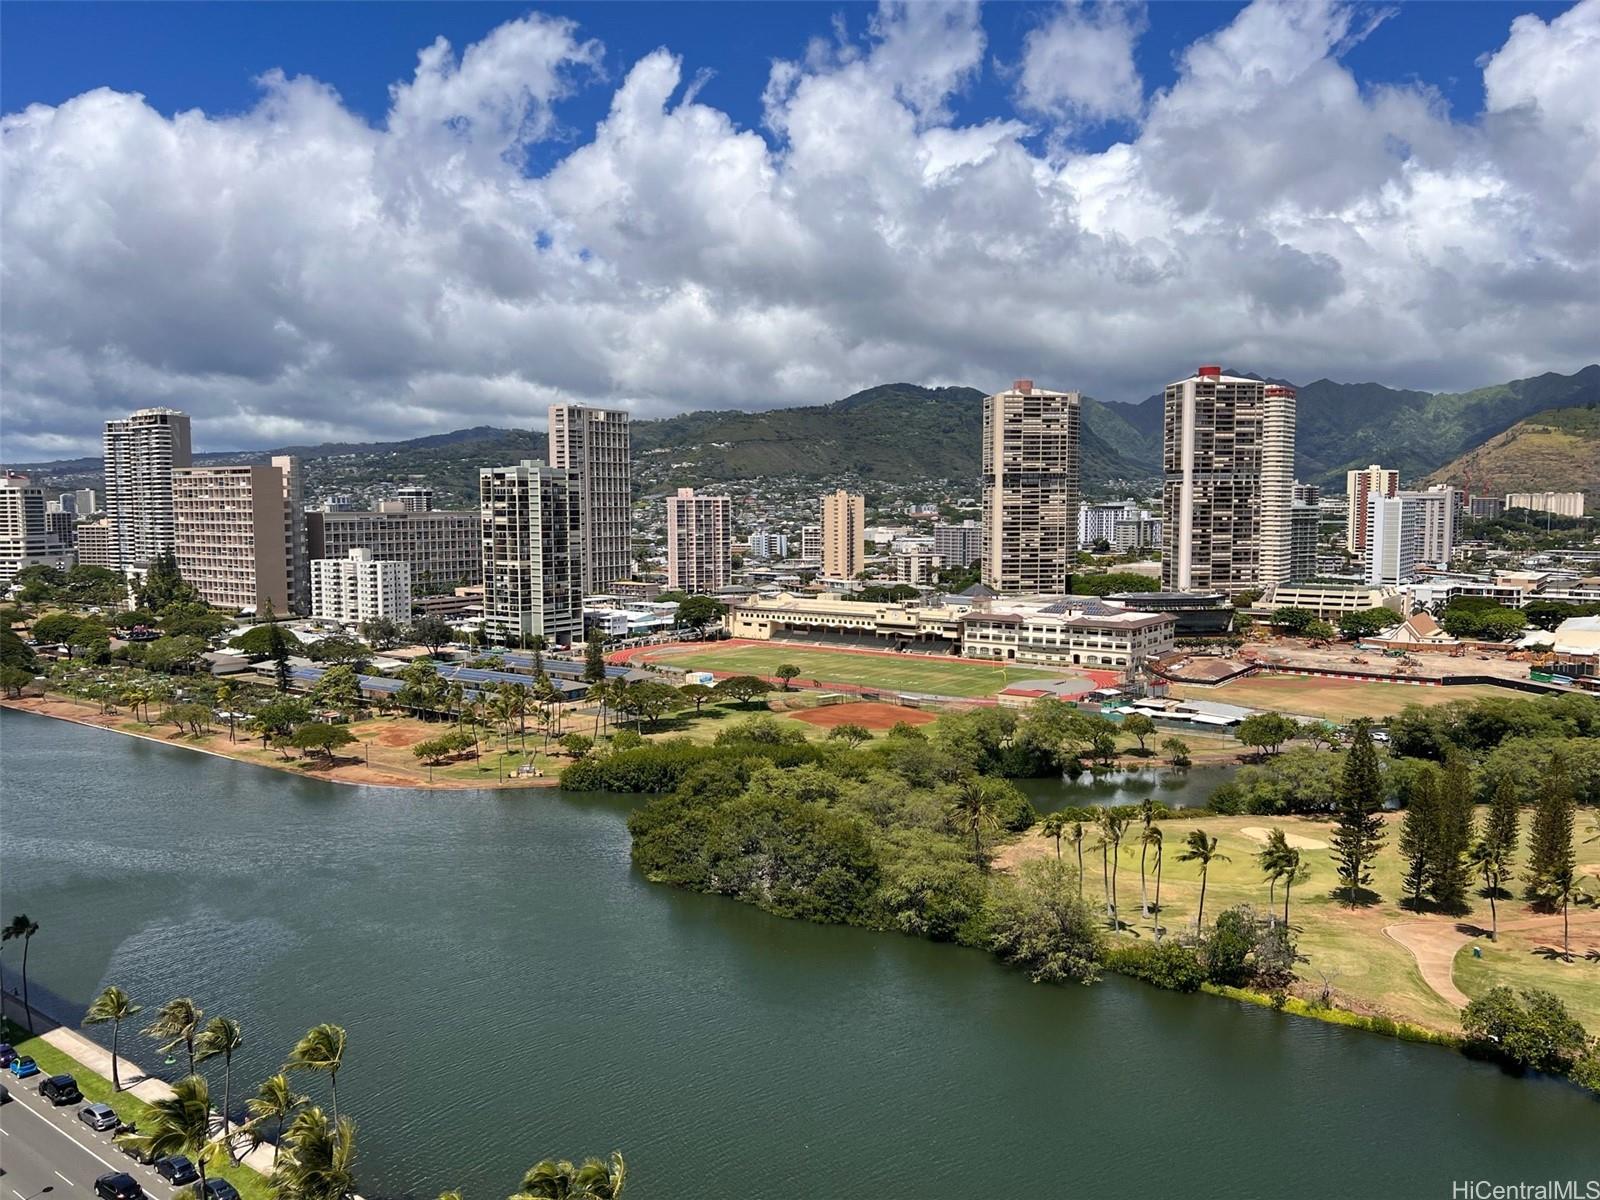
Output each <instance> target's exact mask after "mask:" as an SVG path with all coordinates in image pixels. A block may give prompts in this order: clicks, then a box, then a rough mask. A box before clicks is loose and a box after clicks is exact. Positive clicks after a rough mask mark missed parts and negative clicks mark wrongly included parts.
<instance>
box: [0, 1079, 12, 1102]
mask: <svg viewBox="0 0 1600 1200" xmlns="http://www.w3.org/2000/svg"><path fill="white" fill-rule="evenodd" d="M10 1100H11V1089H10V1088H8V1087H7V1086H6V1085H5V1084H3V1083H0V1104H6V1103H9V1102H10Z"/></svg>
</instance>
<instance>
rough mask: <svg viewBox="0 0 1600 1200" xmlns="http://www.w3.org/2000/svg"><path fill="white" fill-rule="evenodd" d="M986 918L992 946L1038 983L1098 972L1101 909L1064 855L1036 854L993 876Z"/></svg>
mask: <svg viewBox="0 0 1600 1200" xmlns="http://www.w3.org/2000/svg"><path fill="white" fill-rule="evenodd" d="M987 924H988V943H989V948H990V949H991V950H993V951H994V952H995V953H996V954H997V955H999V956H1000V957H1001V958H1002V959H1004V960H1005V961H1006V962H1008V963H1012V964H1013V965H1015V966H1018V967H1022V968H1023V969H1024V970H1026V971H1027V972H1028V974H1029V976H1030V977H1031V978H1032V979H1033V981H1034V982H1035V983H1067V982H1076V983H1093V982H1094V981H1095V979H1097V978H1098V977H1099V973H1100V959H1101V957H1102V955H1103V954H1104V936H1103V935H1102V934H1101V932H1100V918H1099V915H1098V914H1097V913H1096V912H1095V911H1094V910H1093V909H1092V908H1091V907H1090V906H1089V903H1088V902H1087V901H1086V900H1084V898H1083V897H1082V896H1080V895H1079V894H1078V873H1077V871H1076V870H1074V869H1073V868H1071V867H1069V866H1067V865H1066V864H1065V863H1063V862H1062V861H1060V860H1059V859H1055V858H1036V859H1032V860H1031V861H1029V862H1026V863H1024V864H1023V865H1022V867H1021V868H1020V869H1019V870H1018V872H1017V874H1016V875H1015V876H1014V877H1013V876H1001V877H1000V878H997V879H996V880H994V883H993V887H992V890H991V892H990V894H989V904H988V915H987Z"/></svg>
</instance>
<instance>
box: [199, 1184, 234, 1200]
mask: <svg viewBox="0 0 1600 1200" xmlns="http://www.w3.org/2000/svg"><path fill="white" fill-rule="evenodd" d="M190 1195H191V1197H192V1200H239V1189H238V1188H236V1187H234V1186H233V1184H231V1183H229V1182H228V1181H227V1180H226V1179H208V1180H206V1190H205V1191H204V1192H202V1191H201V1190H200V1189H199V1188H195V1189H194V1191H193V1192H191V1193H190Z"/></svg>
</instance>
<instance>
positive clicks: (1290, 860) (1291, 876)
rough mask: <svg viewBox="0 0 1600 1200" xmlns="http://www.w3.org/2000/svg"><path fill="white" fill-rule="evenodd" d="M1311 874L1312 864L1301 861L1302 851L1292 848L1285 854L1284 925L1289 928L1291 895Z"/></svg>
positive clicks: (1283, 878)
mask: <svg viewBox="0 0 1600 1200" xmlns="http://www.w3.org/2000/svg"><path fill="white" fill-rule="evenodd" d="M1310 874H1311V864H1310V863H1307V862H1302V861H1301V860H1300V851H1298V850H1296V849H1294V848H1293V847H1290V848H1289V849H1287V850H1285V851H1284V854H1283V873H1282V874H1281V875H1280V876H1279V878H1280V879H1282V880H1283V925H1284V928H1285V929H1287V928H1288V927H1289V893H1290V891H1291V890H1293V888H1294V885H1295V884H1297V883H1304V882H1305V881H1306V877H1307V876H1308V875H1310Z"/></svg>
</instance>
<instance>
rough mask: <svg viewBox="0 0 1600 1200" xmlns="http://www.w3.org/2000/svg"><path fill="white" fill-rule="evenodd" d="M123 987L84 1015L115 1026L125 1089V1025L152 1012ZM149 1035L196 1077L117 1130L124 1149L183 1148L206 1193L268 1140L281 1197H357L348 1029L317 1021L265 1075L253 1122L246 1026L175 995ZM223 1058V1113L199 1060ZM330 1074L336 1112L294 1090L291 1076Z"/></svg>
mask: <svg viewBox="0 0 1600 1200" xmlns="http://www.w3.org/2000/svg"><path fill="white" fill-rule="evenodd" d="M143 1011H144V1008H143V1006H142V1005H140V1004H137V1003H135V1002H134V1000H133V998H132V997H131V996H130V995H129V994H128V993H127V992H126V991H125V990H123V989H122V988H120V987H117V986H111V987H107V988H106V989H105V990H104V991H102V992H101V993H100V995H99V996H97V997H96V998H95V1000H94V1002H93V1003H92V1004H90V1006H89V1008H88V1011H87V1012H86V1013H85V1015H84V1018H83V1023H84V1024H85V1025H110V1026H111V1084H112V1088H113V1089H114V1090H116V1091H121V1090H122V1079H121V1062H120V1056H119V1051H120V1040H121V1032H122V1026H123V1023H124V1022H126V1021H130V1020H132V1019H133V1018H134V1017H135V1016H137V1015H138V1014H139V1013H141V1012H143ZM141 1032H142V1033H143V1034H144V1035H145V1036H146V1037H148V1038H151V1039H152V1040H154V1041H155V1042H157V1043H158V1045H159V1048H160V1050H161V1052H163V1053H166V1054H172V1053H176V1052H178V1051H181V1052H182V1053H183V1055H184V1056H185V1058H186V1060H187V1064H186V1065H187V1067H188V1070H187V1073H186V1074H185V1075H184V1077H183V1078H182V1079H180V1080H178V1082H177V1083H175V1084H174V1085H173V1089H172V1090H173V1095H172V1096H171V1097H170V1098H167V1099H161V1100H156V1101H154V1102H153V1103H151V1105H150V1108H151V1113H150V1115H149V1116H148V1117H147V1118H144V1119H143V1120H142V1122H141V1124H140V1125H139V1126H138V1127H136V1128H134V1129H132V1130H128V1131H125V1132H123V1133H121V1134H119V1135H118V1136H117V1139H116V1140H117V1143H118V1144H119V1145H120V1146H122V1147H123V1148H124V1149H127V1150H131V1151H135V1152H137V1153H139V1154H140V1155H141V1156H143V1157H145V1158H151V1157H157V1156H165V1155H171V1154H182V1155H185V1156H187V1157H188V1158H189V1159H190V1161H192V1162H193V1163H194V1165H195V1169H196V1170H197V1171H198V1172H199V1173H200V1191H201V1192H204V1190H205V1182H206V1180H207V1178H216V1177H217V1175H218V1173H219V1172H220V1171H222V1170H224V1169H225V1168H227V1167H229V1166H232V1165H235V1164H237V1163H238V1162H239V1161H240V1158H241V1157H242V1155H243V1153H245V1152H247V1151H248V1150H249V1149H253V1148H255V1147H256V1146H260V1145H261V1144H263V1143H264V1142H266V1141H267V1140H268V1137H269V1134H270V1136H271V1140H272V1141H273V1143H274V1147H273V1160H272V1161H273V1171H272V1176H271V1180H270V1182H271V1184H272V1187H273V1189H274V1191H275V1194H276V1195H277V1196H279V1197H280V1200H347V1198H349V1197H352V1196H354V1195H355V1191H356V1179H355V1174H354V1171H353V1169H352V1168H353V1164H354V1161H355V1134H356V1130H355V1123H354V1121H352V1120H351V1118H350V1117H349V1116H340V1115H339V1070H340V1068H341V1067H342V1066H343V1065H344V1056H345V1043H346V1034H345V1031H344V1029H343V1028H341V1027H340V1026H338V1025H326V1024H325V1025H316V1026H313V1027H312V1028H311V1029H309V1030H307V1031H306V1033H305V1035H304V1036H303V1037H302V1038H300V1040H299V1041H298V1042H296V1043H295V1044H294V1046H293V1047H292V1048H291V1049H290V1051H289V1054H288V1057H287V1058H286V1059H285V1060H284V1064H283V1067H282V1068H281V1069H280V1070H279V1071H278V1073H276V1074H274V1075H272V1076H269V1077H268V1078H267V1079H265V1080H263V1081H262V1082H261V1084H260V1085H259V1086H258V1088H257V1089H256V1092H255V1094H254V1095H252V1096H250V1097H249V1098H248V1099H246V1101H245V1103H244V1109H245V1112H246V1113H247V1114H248V1119H247V1120H245V1121H243V1122H235V1121H234V1119H233V1056H234V1055H235V1054H236V1053H238V1052H239V1050H241V1049H242V1048H243V1047H244V1044H245V1038H244V1027H243V1026H242V1025H241V1024H240V1022H238V1021H237V1020H235V1019H233V1018H232V1017H226V1016H213V1017H211V1018H209V1019H207V1018H206V1016H205V1013H204V1012H203V1011H202V1010H201V1008H200V1006H199V1005H198V1004H196V1003H195V1002H194V1000H193V999H192V998H190V997H188V996H179V997H176V998H175V999H172V1000H168V1001H167V1002H166V1003H165V1004H162V1005H161V1006H160V1007H159V1008H157V1009H156V1010H155V1012H154V1015H153V1018H152V1019H151V1020H150V1022H149V1024H147V1025H146V1026H145V1027H144V1028H143V1030H141ZM214 1059H220V1060H221V1063H222V1096H221V1107H220V1109H219V1110H213V1108H212V1094H211V1082H210V1081H209V1080H208V1079H207V1078H206V1076H204V1075H202V1074H200V1070H199V1068H200V1066H201V1064H203V1063H206V1062H209V1061H211V1060H214ZM297 1072H303V1073H307V1074H315V1075H323V1076H326V1077H327V1080H328V1091H329V1097H330V1101H331V1112H325V1111H324V1110H323V1109H322V1108H321V1107H320V1106H313V1105H311V1098H310V1097H309V1096H307V1095H303V1094H301V1093H299V1092H297V1091H295V1089H294V1085H293V1079H292V1074H291V1073H297Z"/></svg>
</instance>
